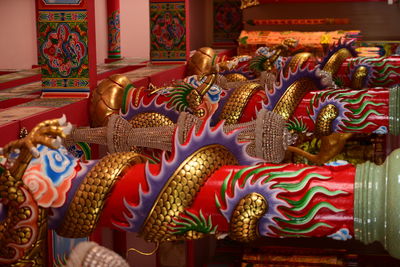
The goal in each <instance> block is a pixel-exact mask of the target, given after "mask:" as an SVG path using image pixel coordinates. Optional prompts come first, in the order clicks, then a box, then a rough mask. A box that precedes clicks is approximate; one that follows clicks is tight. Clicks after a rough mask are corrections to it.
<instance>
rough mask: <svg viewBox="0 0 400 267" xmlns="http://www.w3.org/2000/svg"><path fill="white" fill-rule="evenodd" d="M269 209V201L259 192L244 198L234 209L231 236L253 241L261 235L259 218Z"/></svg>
mask: <svg viewBox="0 0 400 267" xmlns="http://www.w3.org/2000/svg"><path fill="white" fill-rule="evenodd" d="M267 211H268V203H267V201H266V200H265V198H264V197H263V196H262V195H260V194H258V193H251V194H248V195H246V196H245V197H244V198H242V199H241V200H240V201H239V203H238V204H237V206H236V208H235V209H234V210H233V213H232V218H231V221H230V234H229V236H230V237H231V238H232V239H233V240H236V241H240V242H251V241H254V240H256V239H257V238H258V237H259V233H258V220H259V219H260V218H261V217H262V216H263V215H264V214H265V213H266V212H267Z"/></svg>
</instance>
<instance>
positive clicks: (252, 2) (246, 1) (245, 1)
mask: <svg viewBox="0 0 400 267" xmlns="http://www.w3.org/2000/svg"><path fill="white" fill-rule="evenodd" d="M259 4H260V2H259V1H258V0H242V5H241V6H240V9H245V8H248V7H253V6H258V5H259Z"/></svg>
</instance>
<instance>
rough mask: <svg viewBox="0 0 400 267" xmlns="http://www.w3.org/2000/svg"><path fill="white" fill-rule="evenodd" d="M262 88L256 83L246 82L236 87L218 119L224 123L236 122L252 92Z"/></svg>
mask: <svg viewBox="0 0 400 267" xmlns="http://www.w3.org/2000/svg"><path fill="white" fill-rule="evenodd" d="M262 90H264V88H263V87H262V86H261V85H260V84H258V83H247V84H244V85H242V86H240V87H239V88H237V89H236V90H235V91H234V92H233V93H232V94H231V96H230V97H229V99H228V101H227V103H226V104H225V106H224V107H223V109H222V112H221V115H220V116H219V120H225V124H226V125H230V124H235V123H238V122H239V119H240V118H241V117H242V113H243V110H244V108H245V107H246V105H247V103H248V102H249V100H250V99H251V97H252V96H253V94H255V93H256V92H258V91H262Z"/></svg>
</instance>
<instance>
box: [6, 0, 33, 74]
mask: <svg viewBox="0 0 400 267" xmlns="http://www.w3.org/2000/svg"><path fill="white" fill-rule="evenodd" d="M0 38H1V39H0V69H29V68H31V67H32V65H34V64H37V53H36V51H37V44H36V24H35V1H33V0H1V1H0Z"/></svg>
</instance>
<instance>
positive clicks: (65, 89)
mask: <svg viewBox="0 0 400 267" xmlns="http://www.w3.org/2000/svg"><path fill="white" fill-rule="evenodd" d="M37 8H38V50H39V64H40V65H41V68H42V87H43V91H42V96H43V97H88V96H89V93H90V90H91V89H93V88H94V87H95V86H96V79H97V77H96V76H97V71H96V38H95V25H94V0H55V1H54V0H53V1H50V0H37Z"/></svg>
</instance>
